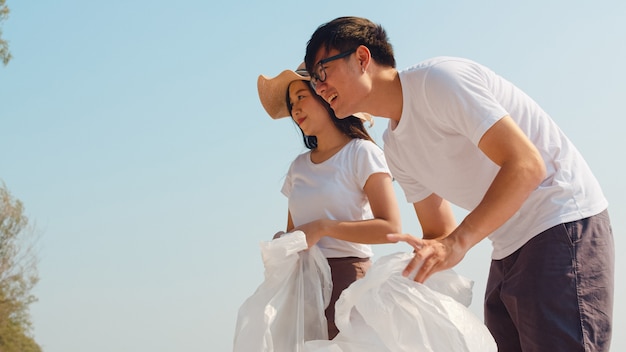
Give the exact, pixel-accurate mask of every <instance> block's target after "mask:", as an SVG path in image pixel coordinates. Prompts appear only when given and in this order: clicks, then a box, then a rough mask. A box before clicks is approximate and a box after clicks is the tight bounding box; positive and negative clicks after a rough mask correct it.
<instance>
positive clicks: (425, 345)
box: [305, 253, 497, 352]
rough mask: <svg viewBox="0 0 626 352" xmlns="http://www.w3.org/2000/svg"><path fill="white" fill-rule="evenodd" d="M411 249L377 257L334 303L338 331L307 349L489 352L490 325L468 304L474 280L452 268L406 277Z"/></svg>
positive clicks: (493, 347) (331, 351)
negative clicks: (419, 280) (418, 280)
mask: <svg viewBox="0 0 626 352" xmlns="http://www.w3.org/2000/svg"><path fill="white" fill-rule="evenodd" d="M412 257H413V255H412V254H411V253H396V254H391V255H387V256H385V257H381V258H380V259H378V260H377V261H376V262H374V264H373V265H372V267H371V268H370V269H369V271H368V272H367V274H366V275H365V277H364V278H362V279H361V280H357V281H355V282H354V283H352V285H350V286H349V287H348V288H347V289H346V290H344V291H343V293H342V294H341V296H340V298H339V300H338V301H337V303H336V304H335V323H336V324H337V327H338V328H339V331H340V332H339V334H338V335H337V336H336V337H335V338H334V339H333V340H331V341H328V340H326V341H323V340H317V341H309V342H307V343H306V344H305V346H306V349H305V351H308V352H313V351H315V352H401V351H407V352H408V351H410V352H420V351H424V352H490V351H494V352H495V351H497V348H496V344H495V342H494V340H493V337H492V336H491V334H490V333H489V330H488V329H487V327H486V326H485V325H484V324H483V323H482V321H480V320H479V319H478V318H477V317H476V316H475V315H474V314H473V313H472V312H471V311H470V310H469V309H468V308H467V306H468V305H469V304H470V302H471V299H472V286H473V282H472V281H470V280H468V279H466V278H463V277H461V276H459V275H458V274H456V273H455V272H454V271H453V270H446V271H443V272H439V273H435V274H433V275H432V276H431V277H430V278H429V279H428V280H426V282H425V283H424V284H420V283H416V282H414V281H412V280H411V279H409V278H406V277H403V276H402V270H403V269H404V268H405V267H406V265H407V264H408V262H409V261H410V260H411V259H412Z"/></svg>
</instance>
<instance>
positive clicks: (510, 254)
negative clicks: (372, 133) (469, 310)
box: [305, 17, 614, 352]
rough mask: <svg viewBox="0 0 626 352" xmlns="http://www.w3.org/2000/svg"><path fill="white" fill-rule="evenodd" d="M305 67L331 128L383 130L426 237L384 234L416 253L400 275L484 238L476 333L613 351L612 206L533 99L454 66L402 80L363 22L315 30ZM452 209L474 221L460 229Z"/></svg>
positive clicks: (513, 344) (479, 70)
mask: <svg viewBox="0 0 626 352" xmlns="http://www.w3.org/2000/svg"><path fill="white" fill-rule="evenodd" d="M305 63H306V67H307V70H308V71H309V73H310V74H311V77H312V79H311V84H312V85H313V86H314V88H315V90H316V92H317V93H318V94H319V95H320V96H322V97H323V98H324V99H325V100H326V101H327V102H328V103H329V104H330V105H331V107H332V108H333V109H334V110H335V113H336V115H337V116H338V117H343V116H349V115H351V114H353V113H355V112H359V111H362V112H368V113H370V114H372V115H375V116H379V117H384V118H388V119H389V126H388V128H387V130H386V131H385V134H384V136H383V140H384V144H385V145H384V147H385V148H384V149H385V156H386V158H387V162H388V163H389V167H390V169H391V172H392V174H393V175H394V178H395V179H396V180H397V181H398V182H399V184H400V185H401V186H402V188H403V190H404V193H405V196H406V198H407V200H408V201H409V202H411V203H413V205H414V208H415V212H416V214H417V217H418V219H419V222H420V225H421V228H422V232H423V233H422V235H423V238H422V239H418V238H416V237H413V236H411V235H408V234H393V235H390V236H389V238H390V239H391V240H394V241H400V240H401V241H406V242H407V243H409V244H410V245H411V246H413V248H414V249H415V257H414V259H413V261H412V262H411V263H410V264H409V265H408V266H407V268H406V270H405V275H408V274H409V273H410V272H413V271H414V270H417V274H416V276H415V281H418V282H424V280H426V279H427V278H428V277H429V276H430V275H431V274H433V273H434V272H437V271H440V270H444V269H448V268H451V267H453V266H455V265H456V264H458V263H459V262H460V261H461V260H462V259H463V257H464V256H465V254H466V253H467V251H468V250H469V249H470V248H472V247H473V246H474V245H475V244H477V243H478V242H480V241H481V240H483V239H485V238H487V237H489V239H490V240H491V241H492V243H493V253H492V264H491V269H490V272H489V279H488V282H487V288H486V293H485V324H486V325H487V326H488V328H489V330H490V331H491V333H492V334H493V336H494V338H495V340H496V342H497V344H498V348H499V350H500V351H506V352H511V351H568V352H571V351H608V350H609V347H610V339H611V325H612V310H613V280H614V245H613V235H612V230H611V225H610V220H609V216H608V212H607V206H608V202H607V200H606V198H605V197H604V195H603V194H602V190H601V188H600V186H599V184H598V182H597V180H596V178H595V177H594V175H593V174H592V172H591V170H590V169H589V167H588V165H587V164H586V162H585V160H584V159H583V157H582V156H581V154H580V153H579V152H578V150H577V149H576V148H575V146H574V145H573V144H572V143H571V141H570V140H569V139H568V138H567V137H566V136H565V135H564V134H563V132H562V131H561V130H560V129H559V127H558V126H557V125H556V124H555V123H554V121H553V120H552V119H551V118H550V116H549V115H548V114H547V113H546V112H545V111H543V110H542V109H541V107H540V106H539V105H538V104H537V103H536V102H535V101H533V100H532V99H531V98H530V97H529V96H527V95H526V94H525V93H524V92H522V91H521V90H520V89H519V88H517V87H515V86H514V85H513V84H512V83H510V82H508V81H507V80H505V79H503V78H502V77H500V76H498V75H496V74H495V73H494V72H492V71H491V70H489V69H488V68H486V67H484V66H482V65H480V64H478V63H476V62H473V61H471V60H466V59H462V58H452V57H438V58H433V59H430V60H427V61H424V62H421V63H419V64H417V65H415V66H413V67H410V68H408V69H406V70H403V71H398V70H396V68H395V65H396V64H395V59H394V56H393V50H392V46H391V44H390V43H389V40H388V38H387V34H386V32H385V30H384V29H383V28H382V27H381V26H380V25H377V24H374V23H372V22H371V21H369V20H367V19H364V18H358V17H340V18H337V19H335V20H333V21H331V22H328V23H326V24H323V25H322V26H320V27H318V29H317V30H316V31H315V33H314V34H313V35H312V36H311V38H310V40H309V42H308V44H307V48H306V56H305ZM449 202H451V203H454V204H456V205H458V206H460V207H462V208H465V209H467V210H469V213H468V215H467V216H466V217H465V219H463V221H462V222H461V223H460V224H459V225H458V226H457V224H456V221H455V219H454V216H453V213H452V210H451V207H450V203H449ZM418 267H419V269H418Z"/></svg>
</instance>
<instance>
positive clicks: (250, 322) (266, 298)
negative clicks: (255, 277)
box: [233, 231, 332, 352]
mask: <svg viewBox="0 0 626 352" xmlns="http://www.w3.org/2000/svg"><path fill="white" fill-rule="evenodd" d="M260 246H261V256H262V258H263V265H264V267H265V279H264V281H263V282H262V283H261V285H259V287H258V288H257V290H256V291H255V292H254V294H252V296H250V297H249V298H248V299H247V300H246V301H245V302H244V303H243V304H242V306H241V307H240V308H239V312H238V316H237V325H236V328H235V337H234V344H233V351H234V352H257V351H258V352H299V351H303V347H304V342H305V341H308V340H327V339H328V327H327V322H326V316H325V315H324V310H325V309H326V307H327V306H328V303H329V301H330V296H331V292H332V281H331V274H330V267H329V266H328V261H327V260H326V258H325V257H324V255H323V254H322V252H321V251H320V249H319V248H318V247H316V246H313V247H311V248H310V249H309V250H306V249H307V243H306V236H305V235H304V233H303V232H302V231H295V232H293V233H287V234H284V235H283V236H282V237H280V238H278V239H275V240H273V241H268V242H262V243H261V244H260Z"/></svg>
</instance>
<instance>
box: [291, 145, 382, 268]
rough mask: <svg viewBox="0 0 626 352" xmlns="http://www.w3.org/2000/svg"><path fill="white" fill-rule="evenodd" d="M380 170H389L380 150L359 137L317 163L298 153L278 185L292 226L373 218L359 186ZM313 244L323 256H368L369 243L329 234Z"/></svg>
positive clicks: (361, 186)
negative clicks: (289, 214) (287, 207)
mask: <svg viewBox="0 0 626 352" xmlns="http://www.w3.org/2000/svg"><path fill="white" fill-rule="evenodd" d="M380 172H382V173H389V168H388V167H387V163H386V161H385V158H384V154H383V151H382V149H381V148H380V147H378V146H377V145H376V144H374V143H372V142H370V141H367V140H363V139H359V138H355V139H353V140H351V141H350V142H349V143H348V144H346V145H345V146H344V147H343V148H342V149H341V150H340V151H338V152H337V153H336V154H335V155H333V156H332V157H330V158H329V159H328V160H326V161H324V162H322V163H320V164H314V163H313V162H311V152H310V151H308V152H306V153H303V154H301V155H299V156H298V157H297V158H296V159H295V160H294V161H293V163H292V164H291V167H290V168H289V172H288V173H287V177H286V179H285V183H284V184H283V188H282V193H283V194H284V195H286V196H287V197H288V198H289V201H288V204H289V212H290V213H291V219H292V220H293V224H294V226H299V225H302V224H306V223H308V222H311V221H314V220H318V219H331V220H344V221H358V220H369V219H373V218H374V216H373V215H372V210H371V208H370V204H369V201H368V199H367V196H366V195H365V192H364V191H363V187H364V186H365V183H366V182H367V179H368V178H369V177H370V175H372V174H374V173H380ZM317 245H318V246H319V248H320V249H321V250H322V253H324V255H325V256H326V257H327V258H339V257H360V258H368V257H371V256H372V248H371V246H370V245H365V244H360V243H353V242H347V241H342V240H337V239H334V238H332V237H322V239H321V240H320V241H319V242H318V243H317Z"/></svg>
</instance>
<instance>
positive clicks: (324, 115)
mask: <svg viewBox="0 0 626 352" xmlns="http://www.w3.org/2000/svg"><path fill="white" fill-rule="evenodd" d="M314 94H315V93H313V92H311V90H310V89H309V85H308V83H307V82H305V81H293V82H291V84H290V85H289V102H290V103H291V106H292V109H291V117H292V118H293V120H294V121H295V122H296V123H297V124H298V126H300V128H301V129H302V131H303V132H304V134H306V135H308V136H317V135H318V131H321V130H323V129H324V128H326V126H327V124H330V125H332V121H331V119H330V116H329V115H328V111H327V110H326V108H325V107H324V105H322V103H321V102H320V101H319V100H318V98H317V97H316V96H314Z"/></svg>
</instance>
